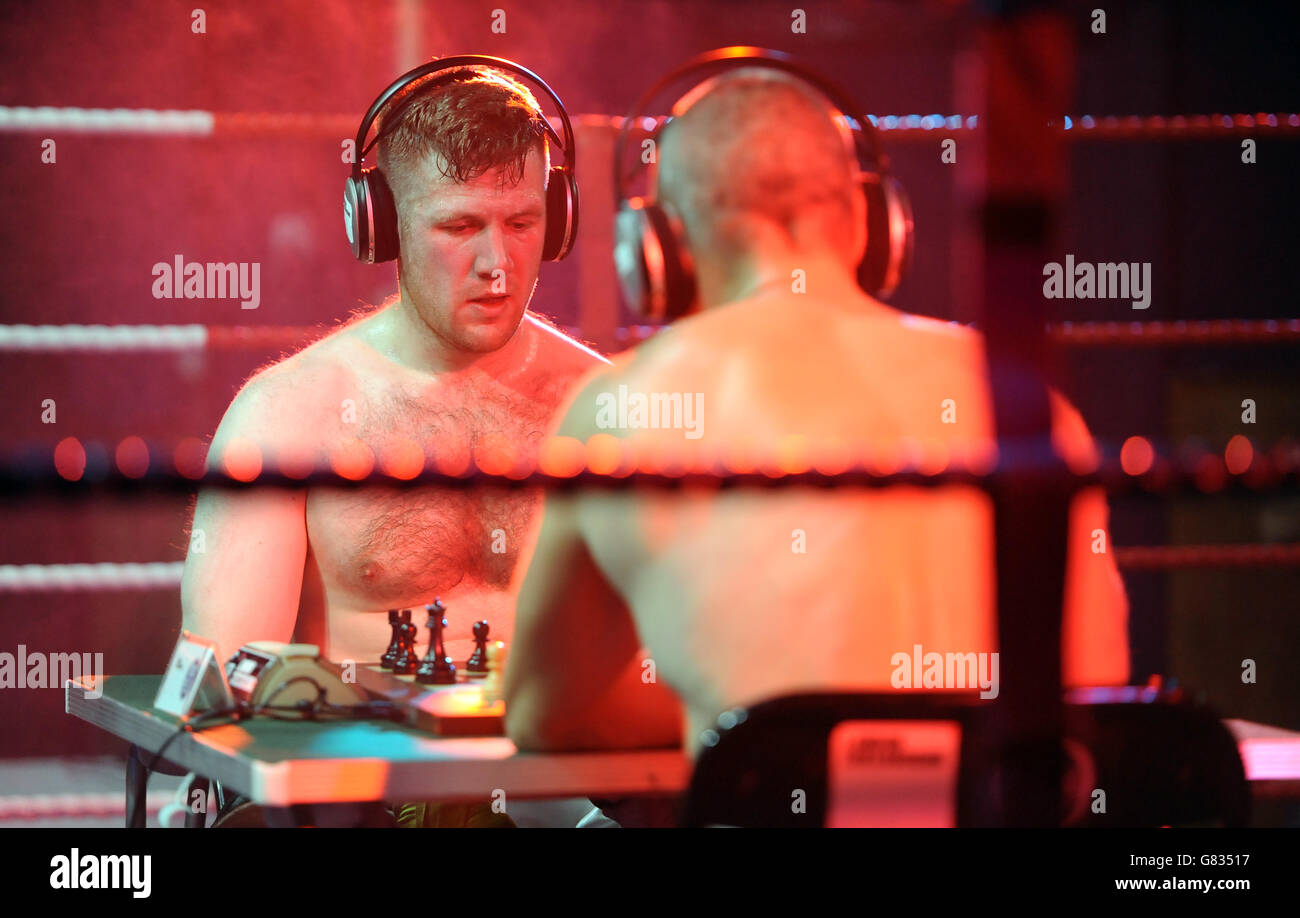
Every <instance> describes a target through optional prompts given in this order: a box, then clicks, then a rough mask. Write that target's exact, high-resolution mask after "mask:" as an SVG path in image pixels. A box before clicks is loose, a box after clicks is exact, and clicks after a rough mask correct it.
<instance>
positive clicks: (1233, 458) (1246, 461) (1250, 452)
mask: <svg viewBox="0 0 1300 918" xmlns="http://www.w3.org/2000/svg"><path fill="white" fill-rule="evenodd" d="M1254 459H1255V448H1254V447H1253V446H1251V445H1250V440H1248V439H1246V438H1245V437H1243V436H1242V435H1241V434H1237V435H1236V436H1235V437H1233V438H1232V439H1231V440H1229V441H1228V446H1227V448H1226V449H1224V451H1223V461H1224V462H1226V463H1227V465H1228V471H1229V472H1231V473H1232V474H1234V475H1240V474H1242V473H1243V472H1245V471H1246V470H1247V469H1248V468H1250V464H1251V462H1253V461H1254Z"/></svg>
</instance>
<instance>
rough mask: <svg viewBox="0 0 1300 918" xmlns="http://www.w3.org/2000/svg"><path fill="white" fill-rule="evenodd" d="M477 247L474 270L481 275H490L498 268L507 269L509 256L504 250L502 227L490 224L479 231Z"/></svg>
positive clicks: (504, 236)
mask: <svg viewBox="0 0 1300 918" xmlns="http://www.w3.org/2000/svg"><path fill="white" fill-rule="evenodd" d="M478 243H479V248H478V252H477V253H476V254H475V259H474V270H475V271H476V272H477V273H478V274H479V275H480V276H482V277H491V276H492V275H493V272H495V271H498V270H505V271H508V270H509V268H510V265H509V261H510V256H509V253H508V252H507V251H506V234H505V231H504V229H503V228H502V227H500V226H497V225H496V224H492V225H489V226H486V227H484V229H483V232H481V233H479V240H478Z"/></svg>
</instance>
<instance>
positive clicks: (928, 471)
mask: <svg viewBox="0 0 1300 918" xmlns="http://www.w3.org/2000/svg"><path fill="white" fill-rule="evenodd" d="M950 461H951V456H950V455H949V452H948V444H947V443H945V442H943V441H942V440H926V441H924V442H923V443H922V444H921V455H920V458H919V461H918V463H917V466H918V471H920V472H921V474H923V475H941V474H943V473H944V472H946V471H947V470H948V463H949V462H950Z"/></svg>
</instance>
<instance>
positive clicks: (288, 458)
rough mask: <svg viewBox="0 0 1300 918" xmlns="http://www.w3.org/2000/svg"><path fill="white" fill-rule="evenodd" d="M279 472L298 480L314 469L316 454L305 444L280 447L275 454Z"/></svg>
mask: <svg viewBox="0 0 1300 918" xmlns="http://www.w3.org/2000/svg"><path fill="white" fill-rule="evenodd" d="M275 459H276V462H277V463H278V464H279V466H280V474H282V475H284V476H285V477H286V478H294V479H297V480H299V481H301V480H302V479H304V478H306V477H307V476H308V475H310V474H311V473H312V472H314V471H316V454H315V453H314V452H312V450H311V449H310V448H308V447H305V446H285V447H281V448H280V449H279V450H278V451H277V452H276V454H275Z"/></svg>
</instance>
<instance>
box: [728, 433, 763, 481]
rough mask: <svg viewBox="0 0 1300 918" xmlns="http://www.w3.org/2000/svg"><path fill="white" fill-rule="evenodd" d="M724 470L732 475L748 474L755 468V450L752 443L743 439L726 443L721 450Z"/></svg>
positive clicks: (756, 461)
mask: <svg viewBox="0 0 1300 918" xmlns="http://www.w3.org/2000/svg"><path fill="white" fill-rule="evenodd" d="M721 453H722V456H721V458H722V465H723V468H724V470H725V471H726V472H727V473H729V474H732V475H749V474H751V473H752V472H753V471H754V470H755V469H756V468H757V463H758V459H757V450H756V449H755V447H754V444H753V443H751V442H749V441H747V440H744V439H740V440H735V441H732V442H729V443H726V444H725V445H724V446H723V448H722V450H721Z"/></svg>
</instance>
